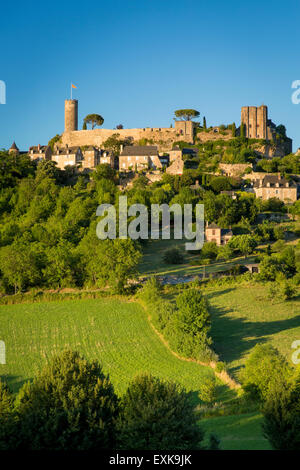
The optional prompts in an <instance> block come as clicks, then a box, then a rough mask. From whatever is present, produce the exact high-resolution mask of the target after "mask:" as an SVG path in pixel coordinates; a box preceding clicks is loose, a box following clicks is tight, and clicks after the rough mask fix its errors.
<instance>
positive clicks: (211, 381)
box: [199, 376, 217, 406]
mask: <svg viewBox="0 0 300 470" xmlns="http://www.w3.org/2000/svg"><path fill="white" fill-rule="evenodd" d="M199 398H200V400H202V401H204V402H205V403H207V404H208V405H209V406H212V405H213V403H214V402H215V401H216V398H217V385H216V378H215V377H214V376H212V377H206V378H205V379H204V381H203V383H202V384H201V389H200V392H199Z"/></svg>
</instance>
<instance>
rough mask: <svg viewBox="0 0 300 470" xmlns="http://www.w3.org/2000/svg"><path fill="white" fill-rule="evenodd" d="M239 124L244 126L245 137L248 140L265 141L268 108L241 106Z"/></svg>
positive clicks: (263, 106)
mask: <svg viewBox="0 0 300 470" xmlns="http://www.w3.org/2000/svg"><path fill="white" fill-rule="evenodd" d="M241 123H242V124H244V125H245V130H246V133H245V136H246V137H249V138H250V139H267V138H268V133H267V125H268V124H267V123H268V108H267V106H265V105H262V106H259V107H258V108H257V107H256V106H243V107H242V112H241Z"/></svg>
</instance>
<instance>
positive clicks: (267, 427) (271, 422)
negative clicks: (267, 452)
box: [262, 382, 300, 450]
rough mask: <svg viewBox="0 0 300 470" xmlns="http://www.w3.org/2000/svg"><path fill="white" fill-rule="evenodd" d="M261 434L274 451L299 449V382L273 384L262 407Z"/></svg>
mask: <svg viewBox="0 0 300 470" xmlns="http://www.w3.org/2000/svg"><path fill="white" fill-rule="evenodd" d="M263 415H264V421H263V425H262V428H263V434H264V436H265V437H266V438H267V439H268V441H269V442H270V444H271V446H272V447H273V449H276V450H299V448H300V387H299V382H298V383H296V384H294V386H291V384H288V383H281V382H279V383H275V384H274V385H273V387H272V389H271V391H270V394H269V396H268V399H267V401H266V403H265V405H264V407H263Z"/></svg>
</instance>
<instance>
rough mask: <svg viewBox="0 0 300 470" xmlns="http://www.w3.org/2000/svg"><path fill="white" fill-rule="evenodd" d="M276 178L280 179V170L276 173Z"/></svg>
mask: <svg viewBox="0 0 300 470" xmlns="http://www.w3.org/2000/svg"><path fill="white" fill-rule="evenodd" d="M277 176H278V179H279V180H281V174H280V171H279V172H278V173H277Z"/></svg>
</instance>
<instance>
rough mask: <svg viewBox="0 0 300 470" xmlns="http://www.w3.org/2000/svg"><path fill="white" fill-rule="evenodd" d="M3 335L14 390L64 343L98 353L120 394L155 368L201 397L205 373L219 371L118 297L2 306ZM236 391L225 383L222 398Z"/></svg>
mask: <svg viewBox="0 0 300 470" xmlns="http://www.w3.org/2000/svg"><path fill="white" fill-rule="evenodd" d="M0 339H1V340H3V341H5V343H6V349H7V355H6V362H7V364H6V365H0V374H1V376H2V377H3V376H4V378H6V379H7V380H8V382H9V383H10V385H11V386H12V388H13V389H14V390H17V389H18V387H19V386H20V385H21V384H22V383H23V382H24V381H26V380H28V379H30V378H32V377H33V375H34V373H35V372H36V371H37V369H38V368H40V367H41V366H42V365H43V364H44V363H45V361H46V360H47V359H48V358H49V357H50V356H51V355H53V354H55V353H58V352H59V351H61V350H62V349H63V348H72V349H76V350H79V351H80V352H81V353H82V354H84V355H85V357H87V358H88V359H94V358H96V359H98V360H99V361H100V362H101V363H102V364H103V367H104V370H105V372H109V373H110V376H111V379H112V382H113V384H114V385H115V388H116V390H117V392H118V393H120V394H121V393H122V392H124V390H125V388H126V386H127V385H128V383H129V381H130V380H131V379H132V378H133V377H134V376H135V375H136V374H138V373H140V372H151V373H152V374H154V375H156V376H159V377H162V378H164V379H170V380H174V381H176V382H178V383H180V384H182V385H183V386H185V387H186V389H187V390H191V391H193V392H194V397H195V402H196V401H198V398H197V397H198V390H199V388H200V385H201V382H202V380H203V377H205V376H208V375H211V374H213V371H212V369H210V368H209V367H204V366H201V365H198V364H196V363H193V362H187V361H183V360H180V359H177V358H176V357H175V356H174V355H173V354H172V353H171V352H170V351H169V350H168V349H167V348H166V347H165V346H164V344H163V343H162V342H161V340H160V339H159V338H158V336H157V335H156V333H155V332H154V331H153V329H152V328H151V326H150V324H149V322H148V320H147V317H146V313H145V312H144V311H143V309H142V307H141V306H140V305H139V304H137V303H135V302H124V301H121V300H117V299H97V300H93V299H90V300H72V301H64V302H43V303H34V304H18V305H10V306H1V307H0ZM231 394H232V392H230V391H229V389H228V388H227V386H225V385H223V384H221V383H220V384H219V399H221V398H222V399H226V397H228V396H231Z"/></svg>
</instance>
